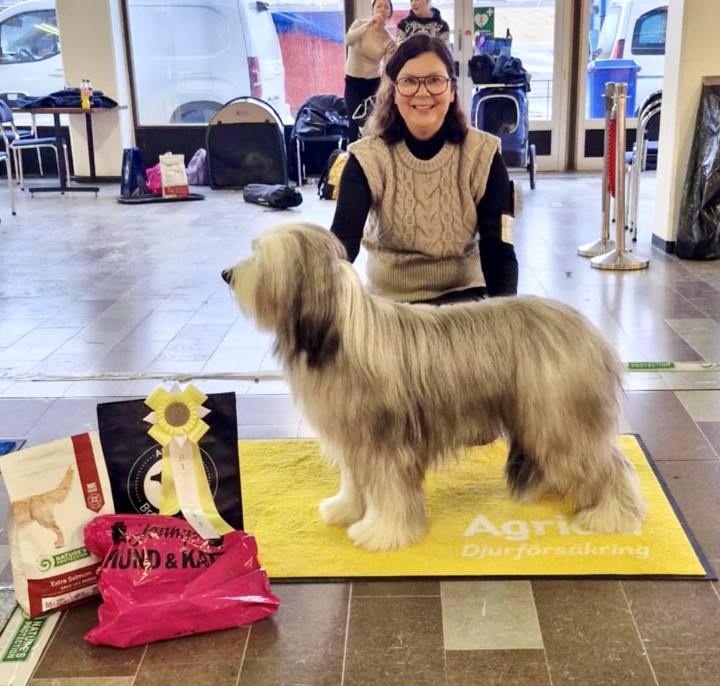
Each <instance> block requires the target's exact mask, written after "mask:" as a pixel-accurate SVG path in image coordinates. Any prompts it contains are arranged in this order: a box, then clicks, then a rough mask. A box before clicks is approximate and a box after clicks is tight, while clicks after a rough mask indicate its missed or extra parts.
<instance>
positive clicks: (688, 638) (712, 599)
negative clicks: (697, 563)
mask: <svg viewBox="0 0 720 686" xmlns="http://www.w3.org/2000/svg"><path fill="white" fill-rule="evenodd" d="M622 586H623V589H624V591H625V594H626V596H627V598H628V602H629V604H630V610H631V611H632V615H633V617H634V618H635V622H636V624H637V628H638V631H639V632H640V636H641V638H642V640H643V643H644V644H645V646H646V647H647V648H648V649H654V650H657V649H673V650H688V651H700V650H704V651H710V650H716V649H717V648H718V645H719V644H720V601H719V600H718V597H717V595H716V593H715V591H714V590H713V587H712V585H711V584H710V582H709V581H623V582H622ZM719 673H720V672H719Z"/></svg>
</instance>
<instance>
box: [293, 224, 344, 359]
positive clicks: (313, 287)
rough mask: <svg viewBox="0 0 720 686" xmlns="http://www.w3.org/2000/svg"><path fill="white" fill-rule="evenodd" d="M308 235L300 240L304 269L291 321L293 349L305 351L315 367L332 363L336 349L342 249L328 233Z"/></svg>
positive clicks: (338, 334)
mask: <svg viewBox="0 0 720 686" xmlns="http://www.w3.org/2000/svg"><path fill="white" fill-rule="evenodd" d="M307 235H308V234H303V236H304V237H305V236H307ZM310 236H311V237H312V238H311V240H308V241H305V240H302V241H300V250H301V254H302V256H301V258H300V259H301V260H302V264H303V265H304V267H305V268H304V270H303V271H304V278H303V284H302V287H301V288H299V289H298V291H297V294H296V298H295V302H294V303H293V324H294V327H295V331H294V337H295V344H296V346H297V351H298V352H303V353H305V355H306V361H307V364H308V366H309V367H315V368H317V367H322V366H324V365H326V364H328V363H329V362H332V360H333V359H334V358H335V356H336V354H337V352H338V350H339V349H340V330H339V328H338V311H337V308H338V297H339V288H340V281H339V260H340V259H342V258H343V257H344V256H345V250H344V248H343V247H342V244H341V243H340V241H338V240H337V239H336V238H335V236H333V235H332V234H330V233H328V232H323V234H321V235H320V236H318V235H317V234H316V235H314V236H313V235H312V234H310ZM317 238H320V239H321V240H317Z"/></svg>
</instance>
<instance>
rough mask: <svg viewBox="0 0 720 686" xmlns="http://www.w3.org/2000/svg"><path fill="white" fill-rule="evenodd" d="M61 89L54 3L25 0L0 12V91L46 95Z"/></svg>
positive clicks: (61, 71)
mask: <svg viewBox="0 0 720 686" xmlns="http://www.w3.org/2000/svg"><path fill="white" fill-rule="evenodd" d="M63 86H64V83H63V65H62V58H61V57H60V32H59V31H58V25H57V15H56V14H55V2H54V0H26V1H25V2H19V3H17V4H16V5H12V6H11V7H8V8H6V9H5V10H3V11H2V12H0V91H2V92H17V93H25V94H26V95H47V94H48V93H52V92H53V91H56V90H60V89H61V88H62V87H63Z"/></svg>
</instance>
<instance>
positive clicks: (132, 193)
mask: <svg viewBox="0 0 720 686" xmlns="http://www.w3.org/2000/svg"><path fill="white" fill-rule="evenodd" d="M148 193H149V191H148V188H147V177H146V176H145V164H144V163H143V158H142V152H141V151H140V148H125V149H124V150H123V157H122V170H121V172H120V195H121V196H122V197H123V198H135V197H138V196H142V195H147V194H148Z"/></svg>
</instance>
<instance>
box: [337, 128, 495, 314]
mask: <svg viewBox="0 0 720 686" xmlns="http://www.w3.org/2000/svg"><path fill="white" fill-rule="evenodd" d="M499 147H500V141H499V139H498V138H496V137H495V136H491V135H490V134H487V133H484V132H482V131H477V130H475V129H470V130H469V131H468V134H467V138H466V139H465V142H464V143H463V144H462V145H454V144H451V143H446V144H445V146H444V147H443V148H442V149H441V150H440V152H439V153H438V154H437V155H435V157H433V158H432V159H430V160H420V159H418V158H417V157H414V156H413V155H412V153H411V152H410V151H409V150H408V147H407V145H406V144H405V142H404V141H401V142H400V143H397V144H396V145H391V146H388V145H387V144H386V143H384V142H383V141H382V140H380V139H379V138H363V139H361V140H359V141H357V142H356V143H353V144H352V145H350V146H349V148H348V150H349V151H350V152H351V153H352V154H353V155H355V157H356V158H357V160H358V162H359V163H360V166H361V167H362V168H363V171H364V172H365V176H366V177H367V180H368V183H369V185H370V192H371V194H372V207H371V209H370V213H369V214H368V219H367V223H366V225H365V233H364V236H363V246H364V247H365V248H366V249H367V251H368V263H367V277H368V287H369V288H370V290H371V291H372V292H373V293H376V294H377V295H382V296H385V297H387V298H391V299H393V300H399V301H403V302H411V301H415V300H429V299H431V298H435V297H437V296H439V295H442V294H443V293H448V292H450V291H454V290H460V289H463V288H470V287H473V286H482V285H484V283H485V281H484V279H483V275H482V270H481V267H480V257H479V255H478V243H477V237H476V236H475V232H476V229H477V204H478V203H479V202H480V200H481V198H482V197H483V195H484V193H485V185H486V183H487V177H488V173H489V171H490V164H491V162H492V159H493V156H494V155H495V153H496V152H497V151H498V150H499Z"/></svg>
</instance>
